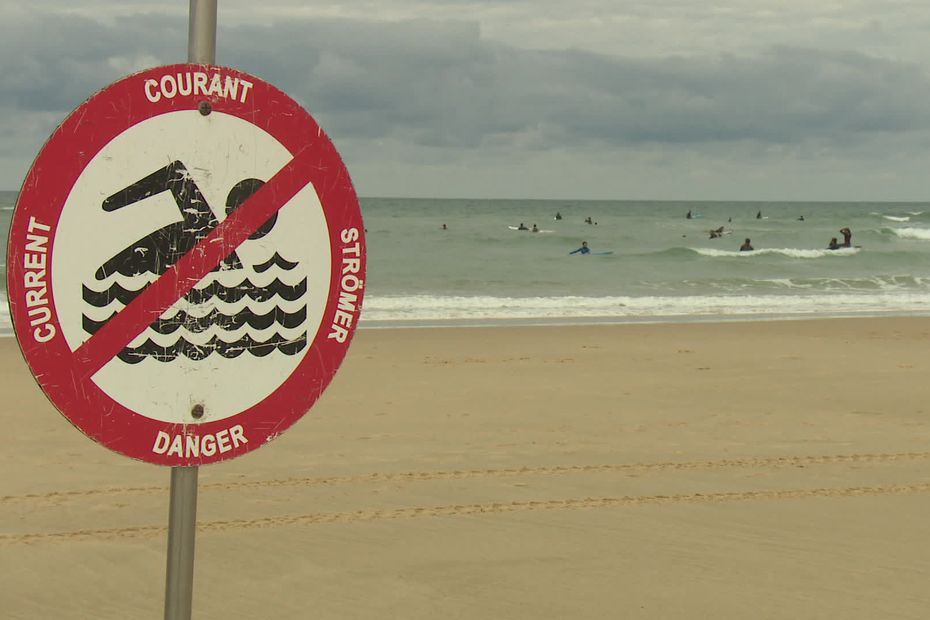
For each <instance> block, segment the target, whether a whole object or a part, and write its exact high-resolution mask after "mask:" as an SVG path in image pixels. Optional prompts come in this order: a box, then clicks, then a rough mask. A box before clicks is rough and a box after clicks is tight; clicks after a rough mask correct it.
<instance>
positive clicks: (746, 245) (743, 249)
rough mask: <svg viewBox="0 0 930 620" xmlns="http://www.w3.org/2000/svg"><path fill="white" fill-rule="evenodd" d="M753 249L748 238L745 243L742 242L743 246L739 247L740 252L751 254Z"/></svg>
mask: <svg viewBox="0 0 930 620" xmlns="http://www.w3.org/2000/svg"><path fill="white" fill-rule="evenodd" d="M754 249H755V248H753V247H752V243H750V242H749V237H746V241H744V242H743V245H741V246H739V251H740V252H752V251H753V250H754Z"/></svg>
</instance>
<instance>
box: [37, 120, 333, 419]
mask: <svg viewBox="0 0 930 620" xmlns="http://www.w3.org/2000/svg"><path fill="white" fill-rule="evenodd" d="M290 159H291V155H290V153H288V151H287V149H285V148H284V147H283V146H282V145H281V144H280V143H279V142H278V141H277V140H276V139H275V138H274V137H272V136H271V135H269V134H268V133H266V132H264V131H263V130H261V129H259V128H257V127H256V126H255V125H252V124H250V123H247V122H246V121H244V120H242V119H240V118H237V117H235V116H230V115H227V114H222V113H213V114H211V115H210V117H209V118H208V119H204V118H203V116H201V115H200V113H198V112H197V111H196V110H185V111H179V112H172V113H169V114H163V115H161V116H158V117H155V118H152V119H149V120H147V121H144V122H142V123H139V124H138V125H135V126H133V127H131V128H130V129H128V130H127V131H125V132H123V133H122V134H120V135H119V136H118V137H117V138H116V139H114V140H113V141H112V142H110V143H109V144H107V145H106V146H105V147H104V148H103V149H102V150H101V151H100V152H99V153H98V154H97V155H96V157H94V158H93V159H92V160H91V161H90V163H89V164H88V166H87V167H86V168H85V170H84V172H83V173H82V174H81V176H80V177H79V178H78V180H77V183H75V185H74V188H73V189H72V191H71V194H70V195H69V196H68V200H67V202H66V203H65V206H64V209H63V210H62V216H61V219H60V220H59V223H58V228H57V235H56V243H55V248H54V254H53V258H52V264H53V265H55V268H54V269H53V271H52V290H54V291H55V302H56V306H57V308H58V314H59V317H60V320H61V330H62V334H63V335H64V337H65V338H66V339H67V341H68V345H69V346H70V347H71V348H72V349H77V348H78V347H79V346H80V345H81V344H82V343H83V342H84V341H85V340H87V339H88V337H89V336H90V335H91V334H90V333H89V332H88V330H87V327H88V326H90V325H93V324H102V323H103V322H105V321H106V320H107V319H108V318H109V317H110V316H111V315H113V314H114V313H115V312H118V311H120V310H122V308H123V307H124V306H125V304H124V303H121V302H120V301H119V297H120V294H121V293H123V292H133V291H140V290H142V289H143V288H145V286H147V285H148V284H150V283H151V282H153V281H154V280H155V279H156V278H157V276H158V275H159V273H158V271H159V266H158V265H157V264H156V263H157V262H158V261H159V260H164V256H159V254H164V253H165V251H164V250H163V249H158V248H156V247H155V246H154V245H153V244H151V243H149V244H146V243H140V240H145V239H148V238H150V236H151V235H152V232H153V231H161V230H164V229H165V228H166V227H170V226H173V225H175V224H176V223H177V222H178V219H179V209H182V208H185V199H184V197H181V198H180V199H178V197H177V196H176V194H177V193H179V192H183V191H196V192H199V193H200V194H201V195H202V198H203V200H204V201H205V204H203V205H201V207H202V208H201V211H202V217H203V218H207V219H208V218H209V217H210V216H211V215H213V216H215V217H216V219H217V220H219V221H222V220H223V219H225V217H226V211H225V209H226V205H227V204H228V197H229V194H230V192H231V191H232V189H233V188H234V187H235V186H236V185H237V184H238V183H240V182H242V181H243V180H245V179H250V178H257V179H268V178H270V177H271V176H272V175H273V174H274V173H275V172H277V171H278V170H279V169H281V167H282V166H284V165H285V164H286V163H287V162H288V161H290ZM174 162H180V163H181V164H183V168H180V167H179V166H178V165H175V166H174V167H173V168H171V169H168V170H166V164H169V165H170V164H172V163H174ZM213 162H222V165H221V166H217V165H215V164H214V163H213ZM153 174H156V175H159V176H161V177H162V178H161V179H158V180H155V181H153V183H152V187H151V188H149V189H148V190H147V191H155V192H157V193H151V195H149V196H148V197H144V198H141V199H140V200H137V201H135V202H132V203H130V204H125V205H120V206H119V208H118V209H115V210H113V211H109V212H108V211H107V210H105V208H104V207H103V206H102V205H104V204H105V203H106V201H107V200H108V199H109V198H110V197H111V196H117V195H118V194H119V192H123V191H125V190H126V188H127V187H129V186H131V185H133V184H136V183H138V182H139V181H140V180H143V179H146V178H148V177H152V175H153ZM182 175H186V176H187V178H186V179H175V178H168V177H169V176H182ZM163 180H167V181H168V183H164V182H163ZM171 185H174V186H175V190H174V191H172V188H171ZM185 185H187V188H185ZM159 188H160V190H159ZM188 202H190V203H192V204H193V207H192V206H191V205H190V204H188V205H186V208H187V209H188V211H196V210H197V209H198V205H197V199H194V200H192V201H188ZM180 215H181V217H184V220H183V225H185V226H191V227H193V226H197V225H198V222H197V218H198V215H199V214H198V213H197V212H193V213H186V214H180ZM147 246H151V247H147ZM127 249H129V250H131V251H132V252H133V254H134V255H135V256H137V257H138V260H135V261H123V263H122V264H121V265H119V267H118V268H115V269H109V270H107V271H108V273H106V274H105V277H103V278H101V277H100V275H103V274H102V273H101V269H103V267H104V266H105V265H107V262H108V261H112V260H113V258H114V257H119V256H120V253H121V252H125V251H126V250H127ZM329 249H330V248H329V239H328V229H327V226H326V219H325V217H324V215H323V209H322V207H321V206H320V202H319V199H318V198H317V195H316V192H315V191H314V188H313V187H312V186H310V185H308V186H307V187H305V188H304V189H303V190H301V191H300V192H299V193H298V194H297V195H296V196H295V197H294V198H293V199H291V200H290V201H289V202H288V203H287V204H286V205H285V206H284V207H282V208H281V209H280V210H279V211H278V215H277V220H276V222H275V223H274V225H273V226H272V227H271V230H270V231H269V232H268V233H267V234H265V235H264V236H262V237H260V238H258V239H249V240H248V241H246V242H245V243H243V244H242V245H240V246H239V247H238V248H236V250H235V253H236V255H237V257H238V260H239V264H238V265H235V266H232V265H229V264H227V265H224V268H222V269H221V270H219V271H215V272H212V273H211V274H210V275H208V276H207V277H205V278H204V279H203V280H202V281H200V282H199V283H198V284H197V286H196V287H195V288H194V292H193V293H192V294H188V295H187V296H185V297H183V298H181V299H180V300H179V301H178V302H176V303H175V304H174V305H173V306H172V307H171V308H170V309H169V310H168V311H166V312H165V313H163V314H162V316H161V317H160V320H159V321H158V323H157V324H156V325H153V326H150V327H149V328H148V329H146V330H145V331H143V332H142V333H141V334H139V335H138V336H136V338H135V339H133V341H132V342H131V343H130V344H129V346H128V349H129V351H124V353H123V354H121V356H120V357H117V358H114V359H113V360H111V361H110V362H109V363H107V364H106V365H105V366H103V368H101V370H100V371H98V372H97V374H96V375H95V376H94V381H95V382H96V383H97V385H98V386H99V387H100V388H101V389H103V391H104V392H106V393H107V394H108V395H109V396H110V397H112V398H113V400H115V401H117V402H119V403H120V404H122V405H124V406H126V407H127V408H129V409H132V410H133V411H135V412H137V413H139V414H141V415H144V416H147V417H149V418H152V419H155V420H161V421H164V422H174V423H181V422H184V421H187V420H189V419H190V409H191V406H192V405H193V404H194V403H208V404H209V407H207V408H206V409H205V415H206V416H208V419H210V420H213V421H215V420H220V419H224V418H226V417H229V416H231V415H235V414H237V413H239V412H240V411H242V410H244V409H246V408H248V407H251V406H252V405H254V404H255V403H258V402H260V401H262V400H263V399H264V398H265V397H266V396H268V394H270V393H271V392H272V391H273V390H274V389H276V388H277V387H278V386H279V385H280V384H281V381H282V379H283V378H284V377H287V376H288V375H290V374H291V372H293V370H294V368H296V367H297V365H298V363H299V362H300V360H301V359H302V358H303V356H304V355H305V354H306V352H307V350H308V347H307V346H306V344H308V343H309V342H310V341H312V340H313V336H314V334H316V331H317V329H318V328H319V326H320V321H321V319H322V315H323V310H324V308H325V305H326V297H327V293H328V291H329V273H330V255H329ZM198 291H200V292H201V293H200V294H198V293H197V292H198ZM127 297H128V295H127ZM124 298H125V297H124ZM195 301H196V302H198V303H194V302H195ZM104 302H105V303H104ZM276 319H280V320H276ZM191 326H195V327H193V328H191ZM276 336H277V337H279V338H280V339H281V340H282V341H283V342H284V343H287V344H286V345H285V347H284V348H289V350H293V352H292V353H290V354H283V355H282V354H276V355H265V356H256V355H254V354H253V353H251V352H244V353H241V354H238V355H237V354H235V350H236V349H237V348H238V349H240V351H241V350H242V349H245V348H246V347H245V345H246V344H247V343H248V342H249V340H251V342H253V343H257V342H268V341H269V340H271V339H272V338H275V337H276ZM211 340H213V342H214V344H216V343H218V342H221V343H228V345H226V344H224V345H221V348H222V350H220V349H217V348H215V347H209V348H206V349H203V347H204V345H207V344H208V343H210V341H211ZM291 343H295V344H291ZM299 343H303V346H301V345H300V344H299ZM287 345H291V346H290V347H287ZM192 347H194V348H197V347H200V348H201V349H202V350H206V351H210V353H209V354H208V355H207V357H205V358H203V359H197V358H196V356H195V357H194V359H192V358H191V357H190V356H189V355H188V354H185V351H190V350H192ZM278 349H279V350H281V349H282V347H278ZM225 351H229V352H230V353H229V356H226V355H224V354H223V353H224V352H225ZM289 352H290V351H289ZM134 359H137V360H138V361H137V362H135V363H125V361H126V360H134Z"/></svg>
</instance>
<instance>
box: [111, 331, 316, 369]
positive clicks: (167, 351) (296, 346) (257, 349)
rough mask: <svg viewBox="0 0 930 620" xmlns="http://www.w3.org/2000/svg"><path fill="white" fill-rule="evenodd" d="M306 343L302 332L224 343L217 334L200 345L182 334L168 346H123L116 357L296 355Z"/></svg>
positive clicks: (131, 361)
mask: <svg viewBox="0 0 930 620" xmlns="http://www.w3.org/2000/svg"><path fill="white" fill-rule="evenodd" d="M305 346H307V332H304V333H302V334H301V335H300V336H298V337H297V338H284V337H283V336H281V335H280V334H278V333H275V334H274V335H273V336H272V337H271V338H269V339H268V340H265V341H264V342H258V341H256V340H254V339H253V338H252V337H251V336H249V335H248V334H246V335H245V336H243V337H242V338H240V339H239V340H236V341H234V342H226V341H225V340H222V339H221V338H219V337H218V336H214V337H213V338H211V339H210V340H209V341H207V342H206V343H204V344H202V345H198V344H193V343H191V342H188V341H187V339H185V338H183V337H182V338H178V339H177V340H176V341H175V342H174V344H171V345H168V346H163V345H160V344H158V343H156V342H152V340H146V341H145V342H144V343H142V344H141V345H139V346H138V347H126V348H125V349H123V350H122V351H120V353H119V354H118V355H117V357H119V359H121V360H123V361H124V362H126V363H127V364H138V363H139V362H141V361H142V360H144V359H145V358H147V357H151V358H153V359H155V360H157V361H159V362H172V361H174V360H175V359H177V358H178V357H179V356H181V355H183V356H184V357H186V358H188V359H191V360H194V361H200V360H204V359H207V358H208V357H210V355H212V354H213V353H214V352H215V353H217V354H219V355H221V356H223V357H225V358H226V359H233V358H236V357H239V356H240V355H242V354H243V353H245V352H246V351H248V352H249V353H250V354H252V355H254V356H255V357H265V356H267V355H269V354H271V353H272V352H274V351H280V352H282V353H284V354H285V355H296V354H297V353H300V352H301V351H302V350H303V349H304V347H305Z"/></svg>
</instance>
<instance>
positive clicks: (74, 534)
mask: <svg viewBox="0 0 930 620" xmlns="http://www.w3.org/2000/svg"><path fill="white" fill-rule="evenodd" d="M928 491H930V483H923V484H911V485H889V486H856V487H838V488H817V489H788V490H761V491H737V492H728V493H685V494H677V495H623V496H618V497H587V498H583V499H558V500H541V501H514V502H493V503H484V504H455V505H448V506H420V507H412V508H397V509H393V510H357V511H354V512H333V513H309V514H299V515H282V516H277V517H262V518H256V519H231V520H226V521H207V522H203V523H198V524H197V532H198V534H210V533H217V532H229V531H241V530H252V529H262V528H272V527H289V526H311V525H319V524H327V523H341V524H345V523H360V522H367V521H381V520H390V519H413V518H424V517H461V516H470V515H490V514H504V513H513V512H527V511H540V510H579V509H588V510H590V509H598V508H617V507H630V506H632V507H635V506H643V505H656V504H685V503H725V502H745V501H760V500H780V501H784V500H803V499H823V498H840V499H842V498H850V497H864V496H882V495H885V496H888V495H915V494H919V493H926V492H928ZM167 532H168V528H167V526H154V525H150V526H139V527H125V528H113V529H97V530H75V531H70V532H34V533H25V534H3V535H0V545H15V544H34V543H71V542H82V541H83V542H86V541H110V540H120V539H132V538H148V537H154V536H161V535H167Z"/></svg>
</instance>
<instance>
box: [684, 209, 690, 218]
mask: <svg viewBox="0 0 930 620" xmlns="http://www.w3.org/2000/svg"><path fill="white" fill-rule="evenodd" d="M685 219H686V220H690V219H691V211H690V210H689V211H688V212H687V213H685Z"/></svg>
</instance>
